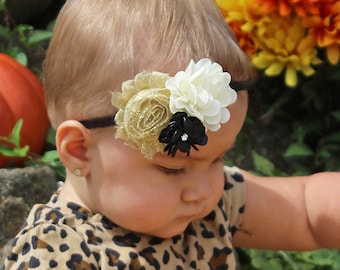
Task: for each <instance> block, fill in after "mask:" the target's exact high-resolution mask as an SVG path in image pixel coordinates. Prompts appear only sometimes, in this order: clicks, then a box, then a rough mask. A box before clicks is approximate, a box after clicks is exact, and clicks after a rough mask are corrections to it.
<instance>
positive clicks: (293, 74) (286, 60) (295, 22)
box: [252, 14, 321, 87]
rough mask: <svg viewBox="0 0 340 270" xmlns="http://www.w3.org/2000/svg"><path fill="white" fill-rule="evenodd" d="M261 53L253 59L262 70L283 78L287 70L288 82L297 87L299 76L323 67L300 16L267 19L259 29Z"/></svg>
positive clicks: (312, 72)
mask: <svg viewBox="0 0 340 270" xmlns="http://www.w3.org/2000/svg"><path fill="white" fill-rule="evenodd" d="M256 34H257V37H256V38H257V42H258V44H259V47H260V51H259V52H258V53H255V54H254V55H253V57H252V62H253V63H254V65H255V66H256V67H258V68H261V69H265V74H266V75H268V76H275V75H279V74H280V73H281V72H282V71H283V70H285V83H286V85H288V86H290V87H294V86H296V85H297V82H298V79H297V73H298V72H302V73H303V74H304V75H305V76H310V75H312V74H314V72H315V70H314V69H313V68H312V65H316V64H319V63H320V62H321V60H320V59H319V58H318V57H317V50H316V49H315V42H314V40H312V39H310V38H308V37H306V36H305V28H304V27H303V25H302V22H301V19H300V18H299V17H292V16H286V17H284V18H282V17H280V16H279V15H275V14H271V16H270V17H269V15H267V16H264V17H263V19H262V22H261V23H260V24H259V27H258V29H256Z"/></svg>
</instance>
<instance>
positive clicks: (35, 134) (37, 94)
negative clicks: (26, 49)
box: [0, 53, 50, 168]
mask: <svg viewBox="0 0 340 270" xmlns="http://www.w3.org/2000/svg"><path fill="white" fill-rule="evenodd" d="M20 118H22V119H23V126H22V129H21V133H20V135H21V146H24V145H29V147H30V150H29V151H30V152H33V153H39V152H40V151H41V150H42V147H43V145H44V142H45V136H46V133H47V130H48V129H49V127H50V122H49V120H48V117H47V111H46V106H45V98H44V90H43V86H42V83H41V82H40V80H39V79H38V78H37V77H36V76H35V74H34V73H33V72H32V71H30V70H29V69H28V68H26V67H25V66H23V65H21V64H20V63H19V62H17V61H16V60H14V59H13V58H11V57H9V56H8V55H5V54H2V53H0V120H1V121H0V136H8V135H9V133H10V132H11V131H12V129H13V127H14V125H15V123H16V122H17V121H18V120H19V119H20ZM8 162H9V158H6V157H4V156H3V155H1V153H0V168H2V167H5V166H6V165H7V164H8ZM21 162H22V161H21ZM15 163H17V164H19V163H20V161H16V162H15Z"/></svg>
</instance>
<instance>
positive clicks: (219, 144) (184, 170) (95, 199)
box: [87, 91, 247, 238]
mask: <svg viewBox="0 0 340 270" xmlns="http://www.w3.org/2000/svg"><path fill="white" fill-rule="evenodd" d="M229 108H230V112H231V119H230V121H229V122H227V123H225V124H223V125H222V128H221V129H219V130H218V131H217V132H208V143H207V145H205V146H202V147H198V148H199V151H195V150H194V149H193V150H192V151H191V153H190V156H189V157H187V156H186V154H184V153H181V152H177V154H176V156H175V157H169V156H168V155H167V153H165V152H162V153H157V154H156V155H155V156H154V158H153V159H151V160H148V159H146V158H144V156H142V155H141V154H140V152H139V151H138V150H135V149H132V148H131V147H129V146H127V145H126V144H125V143H124V142H123V141H121V140H117V139H114V134H112V135H111V133H110V132H105V133H104V134H102V135H98V137H97V138H96V140H97V143H96V144H95V146H94V147H93V148H91V150H90V151H91V152H90V156H91V161H90V162H91V169H92V171H91V175H90V177H89V179H88V181H87V183H88V185H89V186H88V187H89V189H90V190H91V191H92V196H91V198H87V199H88V207H89V208H90V209H91V210H93V211H96V212H100V213H102V214H103V215H105V216H106V217H108V218H109V219H110V220H111V221H112V222H114V223H116V224H118V225H120V226H121V227H124V228H126V229H128V230H132V231H136V232H140V233H145V234H149V235H153V236H158V237H163V238H168V237H172V236H174V235H177V234H179V233H182V232H183V231H184V230H185V229H186V227H187V226H188V224H189V223H190V222H191V221H192V220H195V219H199V218H202V217H204V216H206V215H207V214H209V213H210V212H211V211H212V210H213V209H214V208H215V206H216V204H217V203H218V201H219V200H220V198H221V194H222V192H223V187H224V175H223V165H224V163H223V161H224V160H223V156H224V154H225V152H227V151H228V150H229V149H230V148H231V147H232V146H233V143H234V142H235V139H236V136H237V134H238V132H239V131H240V128H241V126H242V124H243V121H244V118H245V115H246V111H247V94H246V93H245V92H244V91H241V92H239V93H238V99H237V101H236V103H234V104H233V105H231V106H229ZM109 130H112V129H111V128H109Z"/></svg>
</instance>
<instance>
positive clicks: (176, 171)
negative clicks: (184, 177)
mask: <svg viewBox="0 0 340 270" xmlns="http://www.w3.org/2000/svg"><path fill="white" fill-rule="evenodd" d="M158 168H159V170H160V171H161V172H163V173H165V174H166V175H181V174H184V173H185V169H184V168H181V169H170V168H166V167H162V166H158Z"/></svg>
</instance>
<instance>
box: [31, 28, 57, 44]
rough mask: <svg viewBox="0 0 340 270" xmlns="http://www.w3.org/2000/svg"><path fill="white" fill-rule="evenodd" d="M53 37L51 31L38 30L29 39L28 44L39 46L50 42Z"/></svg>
mask: <svg viewBox="0 0 340 270" xmlns="http://www.w3.org/2000/svg"><path fill="white" fill-rule="evenodd" d="M51 36H52V32H51V31H45V30H37V31H34V32H33V33H32V34H31V35H30V36H29V38H28V39H27V43H28V44H29V45H33V44H37V43H40V42H42V41H45V40H49V39H50V38H51Z"/></svg>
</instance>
